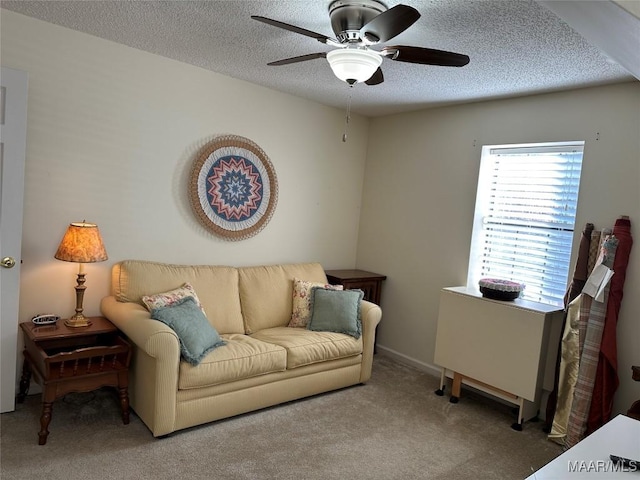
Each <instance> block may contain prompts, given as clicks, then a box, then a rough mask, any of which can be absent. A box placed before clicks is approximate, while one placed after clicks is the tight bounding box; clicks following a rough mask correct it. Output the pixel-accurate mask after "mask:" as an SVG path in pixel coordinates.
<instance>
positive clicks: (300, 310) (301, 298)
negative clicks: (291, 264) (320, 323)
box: [287, 278, 344, 328]
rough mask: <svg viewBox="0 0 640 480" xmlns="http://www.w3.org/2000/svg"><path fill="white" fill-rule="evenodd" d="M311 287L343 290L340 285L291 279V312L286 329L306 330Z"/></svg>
mask: <svg viewBox="0 0 640 480" xmlns="http://www.w3.org/2000/svg"><path fill="white" fill-rule="evenodd" d="M311 287H322V288H327V289H329V290H343V289H344V287H343V286H342V285H329V284H328V283H319V282H307V281H305V280H300V279H299V278H294V279H293V304H292V307H293V311H292V313H291V320H290V321H289V325H287V326H288V327H302V328H306V327H307V324H308V323H309V318H310V317H311V298H310V294H311Z"/></svg>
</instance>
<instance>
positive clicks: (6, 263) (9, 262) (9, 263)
mask: <svg viewBox="0 0 640 480" xmlns="http://www.w3.org/2000/svg"><path fill="white" fill-rule="evenodd" d="M0 265H2V266H3V267H4V268H13V267H14V266H15V265H16V261H15V260H14V259H13V258H11V257H4V258H3V259H2V261H1V262H0Z"/></svg>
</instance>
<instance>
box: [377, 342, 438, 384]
mask: <svg viewBox="0 0 640 480" xmlns="http://www.w3.org/2000/svg"><path fill="white" fill-rule="evenodd" d="M376 350H377V351H378V353H381V354H382V355H385V356H387V357H390V358H393V359H394V360H397V361H398V362H400V363H404V364H406V365H409V366H411V367H414V368H417V369H418V370H420V371H422V372H425V373H428V374H430V375H433V376H434V377H437V378H440V372H441V368H440V367H436V366H435V365H432V364H430V363H426V362H422V361H420V360H416V359H415V358H413V357H410V356H408V355H405V354H404V353H400V352H397V351H396V350H393V349H391V348H389V347H385V346H384V345H380V344H378V345H376Z"/></svg>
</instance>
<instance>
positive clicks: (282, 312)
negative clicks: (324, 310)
mask: <svg viewBox="0 0 640 480" xmlns="http://www.w3.org/2000/svg"><path fill="white" fill-rule="evenodd" d="M238 274H239V283H240V303H241V305H242V314H243V317H244V324H245V332H246V333H247V334H251V333H254V332H257V331H260V330H263V329H265V328H273V327H285V326H287V324H288V323H289V321H290V320H291V312H292V304H291V298H292V297H293V279H294V278H304V279H305V280H307V281H309V282H319V283H327V276H326V275H325V273H324V270H323V268H322V265H320V264H319V263H298V264H288V265H270V266H261V267H243V268H239V269H238ZM194 286H195V285H194ZM198 292H199V290H198ZM205 308H207V306H206V305H205ZM207 312H209V310H208V309H207Z"/></svg>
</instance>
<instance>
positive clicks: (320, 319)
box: [307, 287, 364, 338]
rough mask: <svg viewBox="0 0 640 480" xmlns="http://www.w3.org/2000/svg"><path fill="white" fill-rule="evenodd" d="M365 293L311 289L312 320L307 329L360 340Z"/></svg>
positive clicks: (320, 288)
mask: <svg viewBox="0 0 640 480" xmlns="http://www.w3.org/2000/svg"><path fill="white" fill-rule="evenodd" d="M363 297H364V292H363V291H362V290H359V289H352V290H344V291H342V292H339V291H336V290H331V289H328V288H322V287H312V288H311V302H310V304H311V318H309V324H308V325H307V328H308V329H309V330H314V331H326V332H337V333H344V334H346V335H351V336H352V337H355V338H360V335H362V320H361V318H360V302H361V301H362V299H363Z"/></svg>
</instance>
